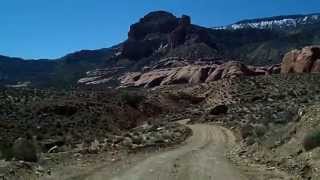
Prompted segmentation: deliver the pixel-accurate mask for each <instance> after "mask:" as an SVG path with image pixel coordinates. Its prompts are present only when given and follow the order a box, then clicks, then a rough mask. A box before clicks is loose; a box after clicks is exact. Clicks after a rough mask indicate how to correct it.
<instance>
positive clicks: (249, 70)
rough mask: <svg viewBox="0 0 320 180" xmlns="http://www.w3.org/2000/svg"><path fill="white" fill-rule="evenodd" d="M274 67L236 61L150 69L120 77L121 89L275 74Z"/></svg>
mask: <svg viewBox="0 0 320 180" xmlns="http://www.w3.org/2000/svg"><path fill="white" fill-rule="evenodd" d="M275 69H277V68H276V67H248V66H246V65H244V64H241V63H240V62H237V61H229V62H227V63H224V64H221V65H218V64H204V65H196V64H189V65H187V66H183V67H172V68H163V69H152V70H150V71H148V72H144V73H139V72H132V73H127V74H125V75H124V76H122V77H121V78H120V79H119V80H120V81H121V83H120V84H121V86H122V87H128V86H135V87H155V86H161V85H172V84H197V83H204V82H210V81H216V80H220V79H224V78H235V77H239V76H257V75H267V74H271V73H273V72H276V71H275Z"/></svg>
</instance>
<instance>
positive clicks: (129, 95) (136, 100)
mask: <svg viewBox="0 0 320 180" xmlns="http://www.w3.org/2000/svg"><path fill="white" fill-rule="evenodd" d="M120 98H121V101H122V102H123V103H125V104H128V105H129V106H131V107H133V108H138V106H139V104H140V103H141V102H142V101H143V100H144V98H145V97H144V96H142V95H139V94H138V93H133V92H128V91H124V92H122V93H121V96H120Z"/></svg>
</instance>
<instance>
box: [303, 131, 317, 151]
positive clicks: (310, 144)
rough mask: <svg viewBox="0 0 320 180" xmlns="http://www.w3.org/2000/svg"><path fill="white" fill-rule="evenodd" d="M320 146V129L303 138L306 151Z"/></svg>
mask: <svg viewBox="0 0 320 180" xmlns="http://www.w3.org/2000/svg"><path fill="white" fill-rule="evenodd" d="M319 146H320V130H317V131H313V132H311V133H309V134H307V135H306V137H305V138H304V140H303V147H304V149H305V150H306V151H309V150H312V149H314V148H316V147H319Z"/></svg>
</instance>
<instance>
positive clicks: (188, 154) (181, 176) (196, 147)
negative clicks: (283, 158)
mask: <svg viewBox="0 0 320 180" xmlns="http://www.w3.org/2000/svg"><path fill="white" fill-rule="evenodd" d="M189 127H190V128H191V129H192V130H193V136H191V137H190V138H189V139H188V140H187V141H186V144H185V145H184V146H181V147H179V148H177V149H175V150H172V151H168V152H164V153H161V154H158V155H155V156H152V157H150V158H147V159H146V160H144V161H142V162H140V163H138V164H136V165H135V166H133V167H132V168H131V169H128V170H126V171H125V172H122V173H121V174H119V175H118V176H116V177H113V178H111V179H112V180H216V179H217V180H220V179H223V180H245V179H247V178H246V177H245V176H244V175H242V174H241V172H240V171H239V170H238V169H236V168H235V167H234V166H232V164H230V163H229V161H228V160H227V159H226V158H225V156H224V154H225V152H226V150H227V148H228V146H229V145H230V144H232V143H233V142H234V141H235V138H234V136H233V134H232V133H231V132H230V131H229V130H227V129H224V128H222V127H217V126H212V125H205V124H196V125H190V126H189ZM105 177H106V174H104V171H99V172H95V173H93V174H91V175H90V176H87V177H86V179H88V180H89V179H90V180H104V179H105Z"/></svg>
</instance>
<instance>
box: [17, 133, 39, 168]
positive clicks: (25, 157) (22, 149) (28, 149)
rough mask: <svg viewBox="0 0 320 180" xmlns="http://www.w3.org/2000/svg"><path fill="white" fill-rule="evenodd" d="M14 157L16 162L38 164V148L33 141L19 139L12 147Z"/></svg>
mask: <svg viewBox="0 0 320 180" xmlns="http://www.w3.org/2000/svg"><path fill="white" fill-rule="evenodd" d="M12 153H13V157H14V158H15V159H16V160H22V161H28V162H37V161H38V155H37V148H36V144H35V142H34V140H33V139H26V138H18V139H17V140H16V141H15V142H14V143H13V147H12Z"/></svg>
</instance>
